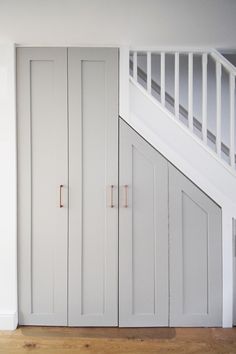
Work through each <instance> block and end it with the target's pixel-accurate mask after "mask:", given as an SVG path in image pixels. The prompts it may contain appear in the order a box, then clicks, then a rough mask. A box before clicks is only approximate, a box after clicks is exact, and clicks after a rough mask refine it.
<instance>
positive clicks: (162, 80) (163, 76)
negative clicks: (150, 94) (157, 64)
mask: <svg viewBox="0 0 236 354" xmlns="http://www.w3.org/2000/svg"><path fill="white" fill-rule="evenodd" d="M161 103H162V104H163V106H165V53H163V52H162V53H161Z"/></svg>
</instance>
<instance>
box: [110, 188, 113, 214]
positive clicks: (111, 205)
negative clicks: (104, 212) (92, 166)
mask: <svg viewBox="0 0 236 354" xmlns="http://www.w3.org/2000/svg"><path fill="white" fill-rule="evenodd" d="M113 192H114V185H113V184H112V185H111V204H110V207H111V208H114V202H113Z"/></svg>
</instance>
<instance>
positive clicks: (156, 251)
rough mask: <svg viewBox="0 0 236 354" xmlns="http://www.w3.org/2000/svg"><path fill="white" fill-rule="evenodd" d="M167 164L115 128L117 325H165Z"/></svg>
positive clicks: (129, 134)
mask: <svg viewBox="0 0 236 354" xmlns="http://www.w3.org/2000/svg"><path fill="white" fill-rule="evenodd" d="M168 302H169V296H168V165H167V161H166V160H165V159H164V158H163V157H162V156H161V155H160V154H159V153H158V152H157V151H156V150H155V149H153V148H152V147H151V146H150V145H149V144H148V143H147V142H146V141H144V140H143V139H142V138H141V137H140V136H139V135H138V134H137V133H136V132H135V131H133V130H132V129H131V128H130V127H129V126H128V125H127V124H126V123H124V122H123V121H122V120H121V124H120V224H119V324H120V326H123V327H128V326H135V327H138V326H147V327H148V326H168Z"/></svg>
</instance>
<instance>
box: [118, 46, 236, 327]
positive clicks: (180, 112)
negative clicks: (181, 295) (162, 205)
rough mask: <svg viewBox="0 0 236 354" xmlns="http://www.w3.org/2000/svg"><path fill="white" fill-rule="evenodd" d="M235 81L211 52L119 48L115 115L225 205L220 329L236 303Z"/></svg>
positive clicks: (228, 320)
mask: <svg viewBox="0 0 236 354" xmlns="http://www.w3.org/2000/svg"><path fill="white" fill-rule="evenodd" d="M235 78H236V68H235V67H234V66H233V65H232V64H231V63H230V62H228V61H227V59H226V58H224V57H223V56H222V55H221V54H220V53H219V52H217V51H216V50H207V51H206V50H203V51H196V50H177V51H171V50H147V49H145V50H143V49H142V50H138V49H136V48H134V49H133V50H130V49H129V48H127V47H126V48H121V51H120V116H121V117H122V118H123V119H124V120H126V121H127V122H128V123H129V124H130V125H131V126H132V127H133V128H134V129H135V130H136V131H137V132H138V133H139V134H140V135H142V136H143V137H144V138H145V139H146V140H147V141H148V142H149V143H150V144H152V145H153V146H154V147H155V148H156V149H157V150H158V151H160V152H161V153H162V154H163V155H164V156H165V157H166V158H167V159H168V160H169V161H170V162H171V163H173V164H174V165H175V166H176V167H177V168H179V169H180V170H181V171H182V172H183V173H184V174H185V175H186V176H187V177H188V178H190V179H191V180H192V181H193V182H194V183H195V184H196V185H197V186H198V187H199V188H201V189H202V190H203V191H204V192H205V193H206V194H208V195H209V196H210V197H211V198H212V199H213V200H214V201H215V202H216V203H217V204H219V205H220V207H221V209H222V246H223V325H224V326H225V327H230V326H232V307H233V301H232V300H233V282H232V279H233V277H232V269H233V257H232V254H233V253H232V252H233V249H232V224H233V218H236V169H235V161H236V158H235V151H236V145H235V142H236V129H235V120H236V116H235V113H236V108H235V104H236V92H235Z"/></svg>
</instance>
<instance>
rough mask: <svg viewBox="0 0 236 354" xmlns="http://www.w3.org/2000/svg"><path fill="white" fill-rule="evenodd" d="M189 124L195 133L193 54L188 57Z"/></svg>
mask: <svg viewBox="0 0 236 354" xmlns="http://www.w3.org/2000/svg"><path fill="white" fill-rule="evenodd" d="M188 124H189V129H190V130H191V131H193V53H189V55H188Z"/></svg>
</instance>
